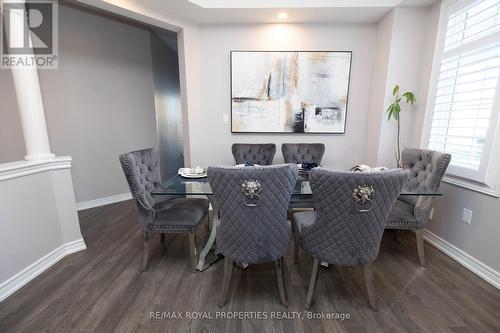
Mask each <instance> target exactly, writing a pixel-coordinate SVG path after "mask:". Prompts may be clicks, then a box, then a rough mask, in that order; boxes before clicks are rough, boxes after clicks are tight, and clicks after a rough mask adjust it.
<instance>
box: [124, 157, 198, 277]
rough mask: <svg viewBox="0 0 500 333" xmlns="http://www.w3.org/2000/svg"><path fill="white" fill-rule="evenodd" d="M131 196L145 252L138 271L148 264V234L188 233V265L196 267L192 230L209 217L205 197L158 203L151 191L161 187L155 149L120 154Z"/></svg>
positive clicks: (144, 268)
mask: <svg viewBox="0 0 500 333" xmlns="http://www.w3.org/2000/svg"><path fill="white" fill-rule="evenodd" d="M120 163H121V165H122V168H123V172H124V173H125V177H126V179H127V182H128V185H129V188H130V192H131V193H132V198H133V199H134V201H135V203H136V205H137V211H138V215H139V224H140V225H141V226H142V227H143V228H144V253H143V257H142V266H141V271H145V270H146V268H147V264H148V257H149V247H150V235H151V234H161V236H162V237H161V239H162V243H163V242H164V240H165V234H166V233H187V234H188V235H189V237H188V239H189V249H190V255H191V268H192V269H193V271H195V270H196V248H195V243H196V242H195V232H196V231H197V230H198V227H199V226H200V225H201V224H202V222H203V221H204V220H205V219H206V217H207V216H208V215H207V213H208V200H207V199H186V198H179V197H175V198H171V199H169V200H164V201H160V202H157V201H156V200H155V198H154V197H153V196H152V195H151V192H152V191H153V190H154V189H155V188H156V187H157V186H160V173H159V165H158V152H157V151H156V150H154V149H152V148H150V149H143V150H138V151H133V152H130V153H126V154H122V155H120Z"/></svg>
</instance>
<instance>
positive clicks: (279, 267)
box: [274, 258, 288, 308]
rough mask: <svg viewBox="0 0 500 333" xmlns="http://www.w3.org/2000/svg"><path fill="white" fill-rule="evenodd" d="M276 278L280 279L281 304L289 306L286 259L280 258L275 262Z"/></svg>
mask: <svg viewBox="0 0 500 333" xmlns="http://www.w3.org/2000/svg"><path fill="white" fill-rule="evenodd" d="M274 265H275V268H276V269H275V272H276V279H277V281H278V291H279V293H280V299H281V304H283V306H284V307H285V308H287V307H288V299H287V296H286V287H285V260H284V259H283V258H280V259H279V260H276V261H275V262H274Z"/></svg>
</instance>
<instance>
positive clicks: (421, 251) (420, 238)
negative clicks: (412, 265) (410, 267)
mask: <svg viewBox="0 0 500 333" xmlns="http://www.w3.org/2000/svg"><path fill="white" fill-rule="evenodd" d="M415 233H416V235H417V250H418V258H419V259H420V266H422V267H425V252H424V229H418V230H416V232H415Z"/></svg>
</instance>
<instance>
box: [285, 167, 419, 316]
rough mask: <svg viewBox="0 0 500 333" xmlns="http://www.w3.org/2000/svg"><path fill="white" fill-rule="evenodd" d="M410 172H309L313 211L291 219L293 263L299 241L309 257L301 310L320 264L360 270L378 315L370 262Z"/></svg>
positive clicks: (371, 303)
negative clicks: (304, 295) (306, 286)
mask: <svg viewBox="0 0 500 333" xmlns="http://www.w3.org/2000/svg"><path fill="white" fill-rule="evenodd" d="M408 175H409V171H407V170H406V171H405V170H401V169H396V170H391V171H386V172H362V173H356V172H349V171H330V170H325V169H319V168H316V169H313V170H311V174H310V175H309V181H310V184H311V188H312V192H313V197H314V201H315V205H316V210H315V211H308V212H299V213H295V214H294V216H293V224H294V234H295V235H294V242H295V244H294V245H295V249H294V251H295V255H294V259H295V260H296V258H297V254H298V248H299V244H298V243H299V242H300V243H301V244H302V247H303V249H304V250H305V251H306V252H307V253H308V254H309V255H311V256H312V257H313V259H314V262H313V270H312V274H311V279H310V282H309V289H308V291H307V299H306V305H305V307H306V309H309V308H310V306H311V301H312V296H313V292H314V287H315V285H316V279H317V276H318V266H319V263H320V262H327V263H329V264H333V265H339V266H362V267H363V272H364V278H365V286H366V291H367V294H368V299H369V302H370V306H371V307H372V309H373V310H377V304H376V298H375V293H374V289H373V272H372V263H373V262H374V261H375V259H376V258H377V256H378V253H379V248H380V242H381V239H382V234H383V232H384V227H385V224H386V222H387V218H388V217H389V213H390V211H391V209H392V207H393V206H394V203H395V201H396V199H397V197H398V195H399V193H400V191H401V189H402V187H403V184H404V182H405V181H406V179H407V178H408Z"/></svg>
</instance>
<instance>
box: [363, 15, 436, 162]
mask: <svg viewBox="0 0 500 333" xmlns="http://www.w3.org/2000/svg"><path fill="white" fill-rule="evenodd" d="M433 14H434V12H433V11H432V8H431V7H398V8H395V9H394V10H392V11H391V12H390V13H389V14H388V15H386V16H385V17H384V18H383V19H382V20H381V21H380V22H379V23H378V24H377V45H376V58H375V73H374V76H373V81H372V86H371V98H370V100H371V104H370V109H369V119H370V120H369V122H368V126H367V137H366V148H365V152H366V156H365V157H366V162H367V163H368V164H371V165H382V166H391V167H395V166H396V158H395V156H396V153H395V152H396V149H395V147H396V139H397V122H396V121H395V120H394V119H391V120H390V121H388V120H387V112H386V110H387V108H388V106H389V105H390V104H391V103H392V102H393V97H392V90H393V88H394V86H395V85H396V84H398V85H399V86H400V89H401V90H400V95H402V94H403V93H404V92H406V91H412V92H414V93H415V96H416V98H417V103H416V104H415V105H414V107H410V106H408V105H406V103H404V99H403V101H402V103H401V106H402V109H403V110H402V112H401V118H400V119H401V149H404V147H416V146H418V145H419V141H418V140H415V139H414V138H415V135H416V134H415V133H420V131H418V130H417V129H416V127H417V126H422V122H423V118H424V115H425V107H426V101H427V85H424V84H421V83H422V82H423V81H424V80H427V82H428V77H429V72H430V67H431V65H432V59H431V60H430V61H429V54H428V51H429V47H426V46H427V45H432V47H433V45H434V39H433V38H434V36H433V35H432V34H433V33H434V32H435V31H434V30H433V29H432V28H433V25H432V24H430V23H432V21H433V20H432V19H433ZM431 50H433V48H431ZM430 57H431V58H432V53H431V55H430Z"/></svg>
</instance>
